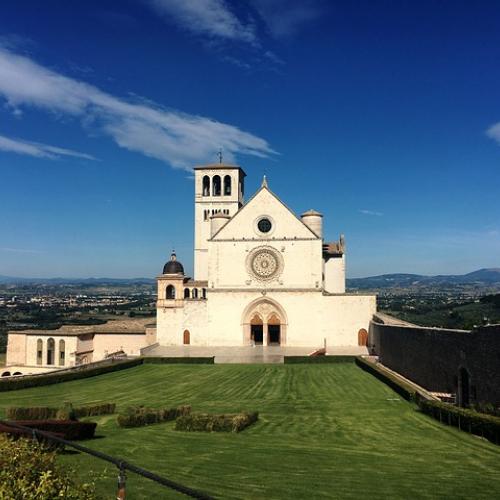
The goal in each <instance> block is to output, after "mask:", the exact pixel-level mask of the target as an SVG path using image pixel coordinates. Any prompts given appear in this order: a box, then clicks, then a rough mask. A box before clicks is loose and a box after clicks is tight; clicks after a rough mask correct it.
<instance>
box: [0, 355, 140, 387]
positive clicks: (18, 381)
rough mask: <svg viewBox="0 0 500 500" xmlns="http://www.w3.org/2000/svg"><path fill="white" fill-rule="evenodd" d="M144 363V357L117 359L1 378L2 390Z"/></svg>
mask: <svg viewBox="0 0 500 500" xmlns="http://www.w3.org/2000/svg"><path fill="white" fill-rule="evenodd" d="M141 364H142V358H136V359H127V360H124V361H122V360H120V361H115V362H114V363H113V364H111V365H105V366H97V367H95V368H84V367H82V368H81V369H78V370H74V371H73V370H68V371H64V372H61V373H58V372H55V373H50V374H47V375H37V376H33V377H29V376H25V377H19V378H15V377H9V378H8V379H0V392H5V391H17V390H18V389H26V388H27V387H40V386H43V385H51V384H58V383H60V382H68V381H70V380H78V379H83V378H88V377H95V376H96V375H102V374H104V373H111V372H115V371H118V370H126V369H127V368H132V367H134V366H138V365H141Z"/></svg>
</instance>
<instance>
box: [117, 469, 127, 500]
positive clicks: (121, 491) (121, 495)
mask: <svg viewBox="0 0 500 500" xmlns="http://www.w3.org/2000/svg"><path fill="white" fill-rule="evenodd" d="M126 479H127V475H126V474H125V468H124V467H123V463H122V462H120V465H119V472H118V491H117V493H116V500H125V481H126Z"/></svg>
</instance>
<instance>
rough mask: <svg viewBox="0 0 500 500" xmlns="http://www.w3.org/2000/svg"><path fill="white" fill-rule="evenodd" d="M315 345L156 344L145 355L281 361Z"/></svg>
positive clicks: (346, 351) (351, 350)
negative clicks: (217, 345) (227, 345)
mask: <svg viewBox="0 0 500 500" xmlns="http://www.w3.org/2000/svg"><path fill="white" fill-rule="evenodd" d="M316 349H317V347H285V346H267V347H264V346H255V347H252V346H242V347H208V346H158V347H156V348H154V349H152V350H150V351H148V352H147V353H145V356H161V357H175V358H177V357H179V358H181V357H198V356H199V357H210V356H215V363H283V358H284V356H307V355H309V354H310V353H311V352H313V351H315V350H316ZM360 354H368V350H367V349H366V347H359V346H346V347H331V348H328V355H331V356H339V355H353V356H357V355H360Z"/></svg>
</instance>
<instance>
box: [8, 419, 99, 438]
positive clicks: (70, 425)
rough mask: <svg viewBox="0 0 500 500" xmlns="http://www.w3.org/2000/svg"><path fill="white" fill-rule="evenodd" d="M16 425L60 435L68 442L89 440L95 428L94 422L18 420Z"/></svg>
mask: <svg viewBox="0 0 500 500" xmlns="http://www.w3.org/2000/svg"><path fill="white" fill-rule="evenodd" d="M16 423H17V424H19V425H24V426H25V427H29V428H30V429H38V430H39V431H46V432H53V433H55V434H59V435H62V436H64V439H67V440H68V441H78V440H82V439H91V438H93V437H94V434H95V429H96V427H97V424H96V423H95V422H76V421H75V420H18V421H17V422H16Z"/></svg>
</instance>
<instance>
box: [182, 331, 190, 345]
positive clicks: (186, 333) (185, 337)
mask: <svg viewBox="0 0 500 500" xmlns="http://www.w3.org/2000/svg"><path fill="white" fill-rule="evenodd" d="M182 337H183V338H182V342H183V344H184V345H189V344H190V343H191V334H190V333H189V330H184V334H183V335H182Z"/></svg>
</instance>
